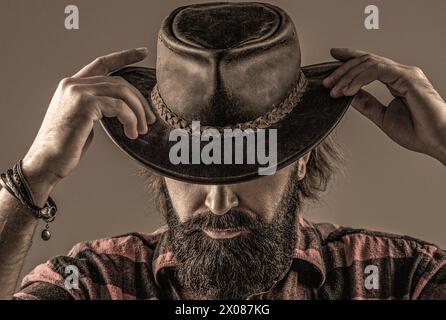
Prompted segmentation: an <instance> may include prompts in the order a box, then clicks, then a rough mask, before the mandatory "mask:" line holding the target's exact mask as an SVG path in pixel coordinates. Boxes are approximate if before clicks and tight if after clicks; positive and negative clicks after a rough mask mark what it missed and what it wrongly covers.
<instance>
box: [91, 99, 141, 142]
mask: <svg viewBox="0 0 446 320" xmlns="http://www.w3.org/2000/svg"><path fill="white" fill-rule="evenodd" d="M92 101H93V104H94V106H95V107H96V108H97V114H98V115H99V116H98V119H95V120H99V119H101V118H102V116H104V117H108V118H113V117H116V118H117V119H118V121H119V122H121V123H122V125H123V127H124V133H125V135H126V136H127V137H128V138H129V139H136V138H137V137H138V130H137V118H136V115H135V113H134V112H133V111H132V110H131V109H130V107H129V106H128V105H127V103H125V101H123V100H121V99H116V98H112V97H107V96H95V97H93V98H92Z"/></svg>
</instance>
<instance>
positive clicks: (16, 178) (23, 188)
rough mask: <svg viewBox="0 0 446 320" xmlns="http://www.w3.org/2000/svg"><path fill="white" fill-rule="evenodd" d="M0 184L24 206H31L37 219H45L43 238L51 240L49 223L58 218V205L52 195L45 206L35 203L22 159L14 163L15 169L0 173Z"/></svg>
mask: <svg viewBox="0 0 446 320" xmlns="http://www.w3.org/2000/svg"><path fill="white" fill-rule="evenodd" d="M0 184H1V185H2V186H3V188H5V190H7V191H8V192H9V193H10V194H11V195H12V196H13V197H14V198H16V199H17V200H18V201H19V202H20V203H21V204H22V205H23V206H25V207H27V208H29V209H30V210H31V211H32V212H33V214H34V216H35V217H36V219H42V220H43V221H45V223H46V224H45V229H44V230H42V233H41V238H42V239H43V240H49V239H50V238H51V232H50V231H49V223H50V222H52V221H53V220H54V219H55V218H56V213H57V205H56V203H55V202H54V200H53V199H52V198H51V197H48V200H47V201H46V203H45V205H44V206H43V207H38V206H37V205H36V204H35V202H34V198H33V196H32V193H31V190H30V188H29V185H28V182H27V181H26V179H25V176H24V175H23V172H22V161H21V160H20V161H19V162H18V163H16V164H15V165H14V167H13V169H9V170H7V171H6V173H2V174H1V175H0Z"/></svg>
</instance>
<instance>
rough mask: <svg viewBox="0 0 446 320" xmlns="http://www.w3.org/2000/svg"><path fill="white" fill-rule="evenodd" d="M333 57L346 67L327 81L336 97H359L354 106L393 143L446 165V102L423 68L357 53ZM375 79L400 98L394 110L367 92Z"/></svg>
mask: <svg viewBox="0 0 446 320" xmlns="http://www.w3.org/2000/svg"><path fill="white" fill-rule="evenodd" d="M331 54H332V56H333V57H334V58H336V59H338V60H340V61H343V62H344V63H343V64H342V65H341V66H340V67H339V68H337V69H336V70H335V71H334V72H333V73H332V74H331V75H330V76H328V77H327V78H326V79H324V81H323V84H324V86H325V87H327V88H331V95H332V97H334V98H337V97H342V96H354V95H356V96H355V98H354V100H353V102H352V106H353V107H354V108H355V109H357V110H358V111H359V112H361V113H362V114H363V115H364V116H366V117H367V118H368V119H370V120H371V121H373V122H374V123H375V124H376V125H377V126H378V127H379V128H380V129H381V130H382V131H384V132H385V133H386V134H387V135H388V136H389V137H390V138H391V139H392V140H394V141H395V142H396V143H398V144H399V145H401V146H403V147H405V148H407V149H409V150H412V151H416V152H421V153H424V154H427V155H429V156H432V157H434V158H436V159H437V160H439V161H440V162H442V163H443V164H444V165H446V103H445V101H444V100H443V98H442V97H441V96H440V94H439V93H438V92H437V91H436V90H435V89H434V87H433V86H432V84H431V83H430V81H429V80H428V79H427V77H426V76H425V74H424V73H423V71H422V70H421V69H420V68H418V67H413V66H406V65H402V64H400V63H397V62H395V61H393V60H390V59H388V58H384V57H380V56H378V55H375V54H372V53H368V52H364V51H360V50H356V49H349V48H335V49H332V50H331ZM375 80H378V81H380V82H382V83H384V84H385V85H386V86H387V88H388V89H389V91H390V93H391V94H392V95H393V96H394V97H395V99H393V100H392V102H391V103H390V104H389V105H388V106H384V105H383V104H382V103H381V102H379V101H378V100H377V99H376V98H375V97H374V96H372V95H371V94H370V93H368V92H367V91H365V90H363V89H362V87H363V86H366V85H368V84H370V83H371V82H373V81H375Z"/></svg>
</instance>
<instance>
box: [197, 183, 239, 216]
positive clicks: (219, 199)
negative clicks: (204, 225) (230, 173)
mask: <svg viewBox="0 0 446 320" xmlns="http://www.w3.org/2000/svg"><path fill="white" fill-rule="evenodd" d="M204 204H205V206H206V207H207V208H208V209H209V210H211V211H212V213H214V214H216V215H220V216H221V215H224V214H225V213H226V212H228V211H229V210H231V209H232V208H235V207H237V206H238V205H239V201H238V197H237V195H236V194H235V193H234V192H233V191H232V190H231V188H230V187H228V186H224V185H218V186H217V185H215V186H211V187H210V189H209V192H208V194H207V195H206V200H205V203H204Z"/></svg>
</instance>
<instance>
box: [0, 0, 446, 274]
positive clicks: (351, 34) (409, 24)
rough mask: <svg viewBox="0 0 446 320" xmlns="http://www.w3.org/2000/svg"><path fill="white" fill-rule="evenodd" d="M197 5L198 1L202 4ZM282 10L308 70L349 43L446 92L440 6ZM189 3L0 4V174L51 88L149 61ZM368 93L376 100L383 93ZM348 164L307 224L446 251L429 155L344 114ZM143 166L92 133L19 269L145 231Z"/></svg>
mask: <svg viewBox="0 0 446 320" xmlns="http://www.w3.org/2000/svg"><path fill="white" fill-rule="evenodd" d="M197 2H198V1H197ZM271 2H272V3H274V4H276V5H279V6H280V7H282V8H284V9H285V10H286V11H288V12H289V14H290V15H291V16H292V18H293V19H294V21H295V24H296V26H297V29H298V32H299V34H300V39H301V46H302V52H303V63H304V64H311V63H317V62H322V61H326V60H330V56H329V49H330V48H331V47H334V46H349V47H356V48H361V49H364V50H368V51H372V52H375V53H378V54H382V55H385V56H388V57H390V58H393V59H395V60H397V61H399V62H402V63H405V64H411V65H417V66H420V67H422V68H423V69H424V71H425V73H426V74H427V75H428V76H429V78H430V79H431V80H432V82H433V83H434V85H435V86H436V88H437V89H438V90H439V91H440V93H444V92H446V75H445V74H444V70H445V69H446V68H445V67H446V61H445V59H444V57H445V56H446V45H445V44H444V32H445V30H446V19H445V18H444V12H446V2H444V1H441V0H438V1H420V0H417V1H410V2H409V1H404V0H401V1H396V0H393V1H373V4H375V5H378V7H379V9H380V18H381V21H380V22H381V29H380V30H377V31H376V30H375V31H367V30H365V28H364V27H363V22H364V16H365V15H364V13H363V12H364V8H365V7H366V5H368V4H371V2H369V1H362V0H348V1H347V0H342V1H320V0H319V1H315V0H311V1H310V0H308V1H271ZM187 3H189V2H188V1H166V0H164V1H162V2H161V1H159V2H158V1H148V0H140V1H137V0H132V1H116V0H113V1H110V0H108V1H105V0H101V1H100V0H93V1H92V0H88V1H86V0H85V1H75V0H71V1H52V0H46V1H43V0H40V1H35V0H34V1H31V0H29V1H23V0H19V1H17V0H14V1H13V0H6V1H5V0H2V1H1V2H0V43H1V47H0V48H1V51H0V52H1V53H0V54H1V59H0V70H1V74H0V108H1V113H0V115H1V116H0V147H1V151H0V168H1V170H6V169H7V168H8V167H10V166H11V165H12V164H13V163H14V162H15V161H17V160H18V159H19V158H20V157H22V156H23V155H24V153H25V152H26V151H27V148H28V147H29V146H30V144H31V142H32V140H33V137H34V136H35V134H36V132H37V130H38V128H39V126H40V123H41V119H42V118H43V116H44V113H45V110H46V108H47V105H48V102H49V100H50V98H51V96H52V93H53V91H54V90H55V88H56V86H57V83H58V81H59V80H60V79H62V78H63V77H66V76H69V75H71V74H73V73H75V71H77V70H78V69H79V68H80V67H81V66H83V65H85V64H86V63H88V62H89V61H90V60H92V59H93V58H95V57H96V56H99V55H102V54H106V53H109V52H112V51H117V50H121V49H125V48H131V47H139V46H148V47H149V49H150V51H151V55H150V57H149V58H148V59H147V61H145V62H144V63H143V65H147V66H154V65H155V57H156V52H155V45H156V36H157V32H158V28H159V26H160V23H161V20H162V19H163V18H164V17H165V16H166V15H168V14H169V12H170V11H171V10H173V9H174V8H176V7H177V6H179V5H184V4H187ZM68 4H76V5H78V7H79V9H80V30H77V31H68V30H65V28H64V19H65V14H64V8H65V6H66V5H68ZM371 90H372V91H373V92H374V93H376V94H377V95H378V96H379V97H380V99H382V100H383V101H386V102H388V101H389V95H388V94H387V93H386V92H385V90H384V89H383V87H382V86H378V85H374V86H372V87H371ZM337 132H338V140H339V141H340V143H341V144H342V146H343V148H344V151H345V153H346V157H347V168H346V174H345V175H343V176H338V177H337V179H336V181H334V183H333V184H332V185H331V188H330V191H329V192H328V193H327V194H326V196H324V198H323V201H322V202H321V203H318V204H317V205H315V206H314V207H313V208H311V210H308V211H307V213H306V215H307V216H308V217H310V219H313V220H317V221H320V220H327V221H331V222H336V223H339V224H344V225H348V226H354V227H365V228H369V229H378V230H382V231H387V232H393V233H403V234H410V235H412V236H414V237H418V238H422V239H424V240H427V241H429V242H435V243H438V244H439V245H441V246H443V247H446V237H445V233H444V226H445V224H446V212H445V206H444V200H445V189H444V185H445V182H446V170H445V168H444V167H443V166H442V165H441V164H440V163H438V162H437V161H436V160H433V159H430V158H428V157H427V156H424V155H420V154H415V153H413V152H410V151H407V150H405V149H403V148H401V147H399V146H398V145H396V144H395V143H393V142H392V141H391V140H389V139H388V138H387V137H386V136H385V135H384V134H383V133H382V132H380V131H379V130H378V129H377V128H376V127H375V126H374V125H373V124H371V123H370V122H369V121H368V120H366V119H365V118H363V117H362V116H361V115H360V114H359V113H358V112H356V111H355V110H353V109H351V110H349V111H348V113H347V115H346V117H345V118H344V120H343V122H342V123H341V125H340V126H339V127H338V129H337ZM137 167H138V165H137V164H136V163H135V162H133V161H132V160H130V159H129V158H128V157H127V156H126V155H124V154H122V153H121V152H120V151H119V150H118V149H117V148H116V147H115V146H114V145H113V143H112V142H111V141H110V140H108V138H107V137H106V135H105V134H104V132H103V131H102V129H101V128H100V127H99V126H98V127H96V136H95V140H94V142H93V144H92V146H91V147H90V150H89V152H88V153H87V155H86V156H85V158H83V160H82V162H81V164H80V166H79V167H78V168H77V170H76V171H75V173H74V174H73V175H72V176H70V177H69V178H67V179H66V180H65V181H63V182H62V183H60V185H59V186H58V188H57V190H56V191H55V194H54V197H55V199H56V200H57V203H58V205H59V207H60V214H59V216H58V218H57V219H56V221H55V222H54V223H53V225H52V230H53V238H52V239H51V241H49V242H43V241H42V240H40V239H39V234H40V230H41V227H39V229H38V230H39V232H38V234H37V235H36V238H35V242H34V244H33V247H32V249H31V253H30V255H29V257H28V260H27V262H26V265H25V270H24V271H29V270H30V268H32V267H33V266H34V265H36V264H37V263H40V262H42V261H45V260H47V259H49V258H51V257H52V256H54V255H58V254H64V253H66V252H67V251H68V250H69V249H70V248H71V246H72V245H74V244H75V243H77V242H79V241H82V240H88V239H95V238H100V237H106V236H110V235H117V234H123V233H127V232H130V231H143V232H149V231H152V230H153V229H154V228H155V227H157V226H158V225H160V223H161V222H162V219H161V217H160V216H159V214H158V213H157V212H155V211H154V210H153V208H152V204H151V200H150V197H149V196H148V195H147V194H145V193H144V191H143V189H142V182H141V181H140V179H139V178H138V177H136V176H135V174H134V173H135V171H136V169H137Z"/></svg>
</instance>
